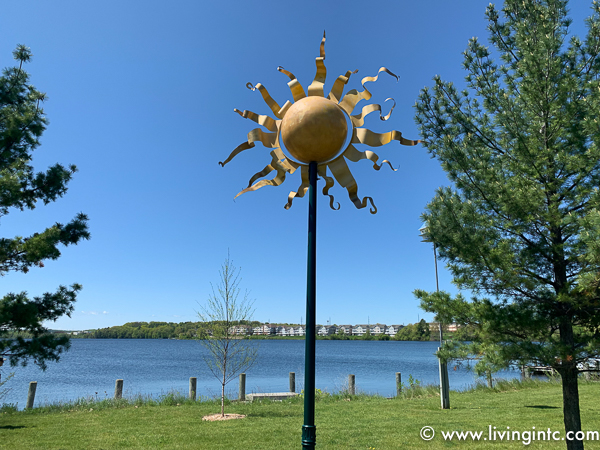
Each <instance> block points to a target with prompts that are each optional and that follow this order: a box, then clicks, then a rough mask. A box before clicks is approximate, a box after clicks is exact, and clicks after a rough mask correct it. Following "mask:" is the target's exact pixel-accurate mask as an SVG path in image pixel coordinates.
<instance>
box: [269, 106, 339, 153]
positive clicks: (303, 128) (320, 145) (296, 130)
mask: <svg viewBox="0 0 600 450" xmlns="http://www.w3.org/2000/svg"><path fill="white" fill-rule="evenodd" d="M347 134H348V125H347V123H346V115H345V114H344V112H343V111H342V109H341V108H340V107H339V106H338V105H336V104H335V103H334V102H332V101H331V100H328V99H326V98H324V97H304V98H303V99H300V100H298V101H297V102H296V103H294V104H293V105H292V106H291V107H290V109H288V111H287V112H286V114H285V116H284V117H283V122H282V123H281V139H282V140H283V143H284V144H285V147H286V149H287V151H288V152H289V153H290V154H291V155H292V157H293V158H294V159H296V160H297V161H299V162H301V163H305V164H308V163H310V162H313V161H314V162H319V163H321V162H326V161H330V160H331V159H333V158H335V157H336V156H337V155H338V153H339V152H340V150H342V146H343V145H344V142H345V141H346V136H347Z"/></svg>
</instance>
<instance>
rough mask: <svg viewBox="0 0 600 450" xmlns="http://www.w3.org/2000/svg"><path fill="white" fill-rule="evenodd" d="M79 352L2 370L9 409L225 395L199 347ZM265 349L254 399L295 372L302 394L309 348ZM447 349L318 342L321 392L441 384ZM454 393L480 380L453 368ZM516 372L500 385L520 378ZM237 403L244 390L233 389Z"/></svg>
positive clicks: (251, 376)
mask: <svg viewBox="0 0 600 450" xmlns="http://www.w3.org/2000/svg"><path fill="white" fill-rule="evenodd" d="M71 342H72V345H71V349H70V350H69V351H68V352H66V353H64V354H63V356H62V357H61V360H60V362H58V363H48V369H47V370H46V371H45V372H42V371H41V370H40V369H39V368H38V367H37V366H36V365H34V364H29V365H28V366H27V367H24V368H23V367H14V368H11V367H9V366H8V365H5V366H4V367H2V378H3V379H5V377H6V376H7V374H9V373H10V372H15V376H14V378H13V379H11V380H10V381H9V382H8V383H6V385H5V387H6V388H9V389H11V390H10V392H9V393H8V394H7V395H6V396H5V397H4V398H3V399H2V400H1V402H2V403H16V404H18V407H19V409H22V408H23V407H24V405H25V402H26V399H27V390H28V385H29V382H30V381H37V382H38V385H37V392H36V399H35V404H36V405H40V404H43V403H54V402H58V401H65V400H74V399H76V398H79V397H90V396H93V397H98V398H105V397H112V396H113V395H114V388H115V380H116V379H118V378H122V379H123V380H124V396H126V397H127V396H134V395H137V394H143V395H152V396H154V397H158V396H160V395H161V394H166V393H168V392H170V391H180V392H183V393H185V394H186V395H187V391H188V383H189V378H190V377H196V378H197V379H198V386H197V391H198V395H201V396H203V397H211V398H212V397H216V396H219V395H220V384H219V381H217V379H216V378H215V377H214V376H213V375H212V373H210V372H209V370H208V368H207V367H206V365H205V363H204V361H203V356H204V355H205V354H206V349H205V348H204V347H203V346H202V345H201V344H200V343H199V342H197V341H185V340H182V341H179V340H167V339H156V340H155V339H73V340H72V341H71ZM252 342H253V343H255V344H256V345H259V351H258V360H257V363H256V364H255V365H254V366H253V367H252V368H251V369H250V370H248V371H247V375H246V377H247V378H246V393H247V394H250V393H255V392H286V391H288V390H289V381H288V380H289V377H288V373H289V372H295V373H296V391H297V392H300V390H301V389H302V388H303V386H304V341H300V340H264V341H252ZM438 345H439V343H437V342H409V341H320V340H318V341H317V342H316V358H317V360H316V387H317V388H318V389H321V390H323V391H327V392H337V391H340V390H342V389H344V388H345V387H347V380H348V374H354V375H355V376H356V388H357V390H358V391H359V392H366V393H371V394H375V393H377V394H380V395H383V396H386V397H391V396H393V395H395V392H396V386H395V373H396V372H401V373H402V381H403V383H405V384H407V382H408V377H409V375H412V377H413V378H415V379H417V380H419V381H420V382H421V383H423V384H439V374H438V360H437V358H436V357H435V355H434V352H435V351H436V350H437V347H438ZM448 369H449V379H450V388H451V389H453V390H461V389H465V388H467V387H468V386H469V385H472V384H474V382H475V378H474V375H473V373H472V372H469V371H467V370H466V369H465V368H464V367H456V368H455V367H454V365H453V364H452V363H449V364H448ZM519 376H520V373H519V372H518V371H516V370H512V371H504V372H501V373H499V374H497V375H496V377H499V378H516V377H519ZM226 392H227V393H228V396H229V397H230V398H237V395H238V382H237V379H235V380H233V381H232V382H231V383H229V384H228V385H227V387H226Z"/></svg>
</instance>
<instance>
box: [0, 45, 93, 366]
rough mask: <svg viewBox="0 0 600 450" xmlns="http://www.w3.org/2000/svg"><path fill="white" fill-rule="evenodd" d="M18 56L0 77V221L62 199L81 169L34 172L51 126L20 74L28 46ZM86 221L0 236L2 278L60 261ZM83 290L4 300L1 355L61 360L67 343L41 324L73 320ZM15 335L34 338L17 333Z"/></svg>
mask: <svg viewBox="0 0 600 450" xmlns="http://www.w3.org/2000/svg"><path fill="white" fill-rule="evenodd" d="M13 56H14V58H15V60H17V61H18V63H19V65H18V67H10V68H6V69H4V70H3V72H2V76H1V77H0V217H3V216H5V215H6V214H8V213H9V211H11V210H20V211H23V210H25V209H30V210H31V209H34V208H35V207H36V206H37V205H38V204H39V203H40V202H41V203H43V204H48V203H50V202H53V201H55V200H57V199H58V198H59V197H62V196H63V195H64V194H65V193H66V191H67V184H68V182H69V181H70V180H71V177H72V176H73V174H74V173H75V172H76V170H77V169H76V167H75V166H73V165H71V166H69V167H68V168H65V167H63V166H62V165H60V164H56V165H54V166H52V167H50V168H48V170H47V171H46V172H38V173H35V172H34V169H33V167H32V165H31V159H32V155H31V153H32V151H33V150H34V149H35V148H36V147H38V146H39V145H40V141H39V138H40V137H41V135H42V133H43V132H44V130H45V128H46V125H47V123H48V121H47V119H46V117H45V116H44V110H43V109H42V103H43V101H44V100H45V99H46V95H45V94H44V93H42V92H40V91H38V90H37V89H36V88H35V87H33V86H32V85H30V84H29V74H28V73H27V72H25V70H23V65H24V64H25V63H27V62H29V60H30V59H31V56H32V55H31V51H30V50H29V48H27V47H25V46H23V45H19V46H17V49H16V50H15V51H14V52H13ZM87 220H88V219H87V217H86V216H85V214H82V213H80V214H77V216H76V217H75V218H74V219H73V220H72V221H71V222H69V223H67V224H66V225H63V224H61V223H56V224H54V225H52V226H51V227H49V228H47V229H45V230H44V231H42V232H40V233H35V234H33V235H31V236H28V237H20V236H17V237H13V238H0V275H1V276H4V275H5V274H6V273H7V272H9V271H16V272H23V273H27V272H28V271H29V270H30V269H31V268H32V267H38V268H42V267H44V261H45V260H48V259H57V258H58V257H59V256H60V250H59V246H67V245H71V244H77V243H78V242H79V241H80V240H81V239H88V238H89V237H90V234H89V232H88V227H87ZM80 289H81V286H80V285H78V284H73V285H72V286H70V287H65V286H59V288H58V289H57V291H56V292H54V293H44V294H42V295H41V296H39V297H33V298H29V296H28V295H27V293H26V292H20V293H18V294H15V293H9V294H7V295H5V296H4V297H3V298H2V299H0V356H3V357H8V359H9V361H10V363H11V365H12V366H15V365H17V364H19V363H21V364H22V365H26V364H27V362H28V361H29V360H31V359H33V360H34V361H35V363H36V364H37V365H38V366H39V367H40V368H42V369H45V368H46V361H58V359H59V355H60V353H61V352H62V351H64V350H65V349H67V348H68V346H69V340H68V338H67V337H64V336H63V337H56V336H53V335H51V334H48V333H47V331H48V330H47V329H46V328H45V327H44V326H43V322H44V321H53V320H56V319H57V318H59V317H61V316H62V315H64V314H66V315H68V316H70V314H71V312H72V311H73V302H74V301H75V299H76V295H77V292H78V291H79V290H80ZM15 331H17V332H24V334H25V335H26V336H30V337H31V339H23V338H22V337H19V336H18V334H17V335H16V336H15Z"/></svg>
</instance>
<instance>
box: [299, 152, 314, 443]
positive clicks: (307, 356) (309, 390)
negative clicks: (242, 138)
mask: <svg viewBox="0 0 600 450" xmlns="http://www.w3.org/2000/svg"><path fill="white" fill-rule="evenodd" d="M308 178H309V182H310V187H309V190H308V262H307V277H306V278H307V280H306V335H305V338H306V341H305V345H306V346H305V350H304V425H302V448H306V449H312V450H314V448H315V445H316V443H317V427H316V426H315V331H316V321H317V289H316V285H317V276H316V275H317V163H316V162H311V163H310V164H309V166H308Z"/></svg>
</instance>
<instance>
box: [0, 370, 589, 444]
mask: <svg viewBox="0 0 600 450" xmlns="http://www.w3.org/2000/svg"><path fill="white" fill-rule="evenodd" d="M409 391H410V390H409V389H407V390H406V392H405V393H404V395H403V397H402V398H396V399H391V400H388V399H385V398H382V397H376V396H366V395H358V396H351V395H349V394H347V393H338V394H335V395H329V394H321V395H318V398H317V405H316V422H317V448H319V449H361V450H368V449H400V448H402V449H412V448H427V449H446V448H464V447H467V448H471V447H477V448H493V449H508V448H510V449H516V448H519V449H520V448H523V447H525V446H524V445H523V444H522V443H521V442H506V441H503V442H500V441H496V442H490V441H480V442H473V441H457V440H456V439H455V440H454V441H451V442H448V441H444V440H443V439H442V438H441V430H444V431H451V430H457V431H480V430H485V431H486V433H487V430H488V426H489V425H492V426H496V427H497V429H498V430H500V431H502V430H505V429H506V427H507V426H509V427H511V430H520V431H526V430H531V429H532V427H533V426H535V427H536V429H538V430H539V429H544V430H545V429H547V428H550V429H551V430H552V431H560V432H561V435H562V432H563V422H562V394H561V388H560V385H559V384H557V383H556V382H547V383H544V382H536V381H524V382H520V381H511V382H500V383H498V384H497V385H496V387H495V388H494V389H488V388H486V387H481V386H477V387H474V388H473V389H471V390H470V391H467V392H461V393H457V392H452V393H451V398H450V400H451V405H452V408H451V409H450V410H440V407H439V403H440V401H439V396H437V390H436V389H433V388H431V387H421V386H418V387H417V388H415V389H414V390H413V392H409ZM599 396H600V383H598V382H585V381H582V382H581V383H580V403H581V415H582V421H583V428H584V430H599V431H600V402H599V400H598V399H599ZM218 411H219V403H218V402H217V401H202V402H191V401H189V400H186V399H185V398H184V397H178V396H177V395H174V394H168V395H165V396H162V397H161V398H160V399H158V400H152V399H148V398H146V399H144V398H141V397H138V398H135V399H132V400H122V401H117V402H115V401H113V400H103V401H92V400H78V401H76V402H72V403H67V404H59V405H50V406H46V407H41V408H34V409H33V410H30V411H14V410H10V409H8V410H5V411H3V412H2V413H0V448H10V449H122V448H138V449H155V448H165V449H243V450H249V449H261V450H262V449H265V450H266V449H277V450H281V449H296V448H300V439H301V437H300V436H301V426H302V423H303V403H302V399H301V398H297V399H293V400H290V401H284V402H273V403H269V402H267V403H245V404H240V403H236V402H232V403H230V404H228V406H227V408H226V412H228V413H239V414H246V415H247V417H246V418H245V419H240V420H230V421H223V422H205V421H202V416H204V415H208V414H213V413H217V412H218ZM426 425H428V426H431V427H433V428H434V429H435V430H436V431H437V434H436V436H435V438H434V439H433V440H431V441H429V442H425V441H423V440H421V438H420V437H419V431H420V430H421V428H422V427H424V426H426ZM484 436H487V434H484ZM585 446H586V449H594V448H596V449H598V448H600V442H586V444H585ZM526 447H527V448H540V449H541V448H544V449H545V448H560V449H564V448H566V445H565V443H564V442H562V441H560V442H550V443H549V442H547V441H545V442H541V441H540V442H537V441H534V442H532V443H531V444H530V445H528V446H526Z"/></svg>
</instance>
